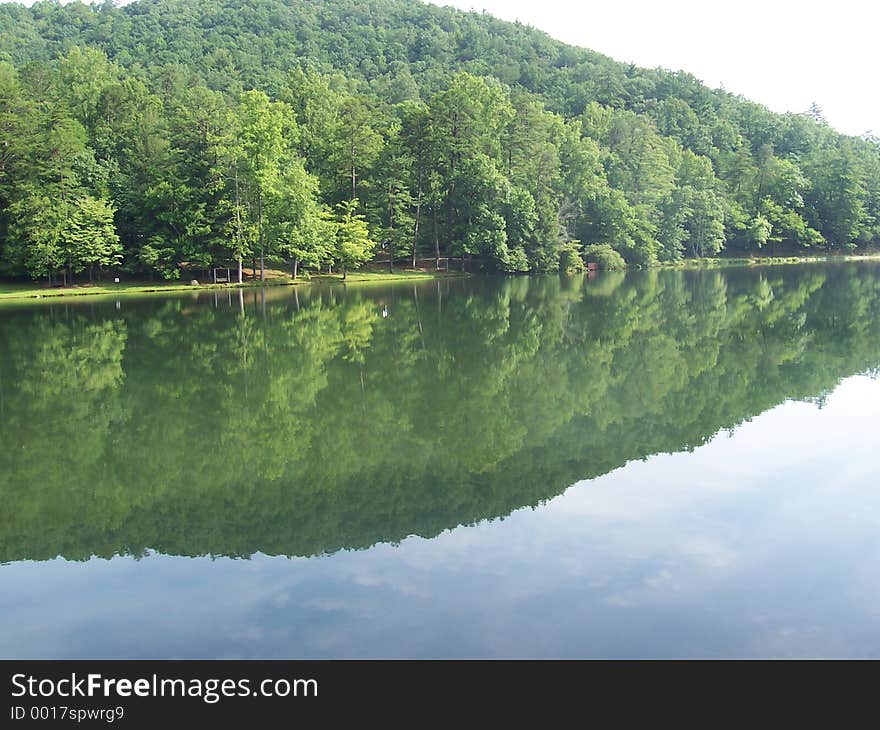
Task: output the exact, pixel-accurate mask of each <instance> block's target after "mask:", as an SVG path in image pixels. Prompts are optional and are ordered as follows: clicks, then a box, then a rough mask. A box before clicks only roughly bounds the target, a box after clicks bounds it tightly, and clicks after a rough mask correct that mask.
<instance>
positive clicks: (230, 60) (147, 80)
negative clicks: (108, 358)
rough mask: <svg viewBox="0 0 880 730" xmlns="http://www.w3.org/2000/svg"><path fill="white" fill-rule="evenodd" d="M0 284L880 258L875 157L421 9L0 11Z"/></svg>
mask: <svg viewBox="0 0 880 730" xmlns="http://www.w3.org/2000/svg"><path fill="white" fill-rule="evenodd" d="M0 135H2V136H0V270H2V271H3V272H5V273H6V274H7V275H12V276H30V277H34V278H40V277H47V278H48V279H49V282H50V283H51V282H52V280H53V278H55V279H57V278H59V277H63V280H64V281H69V280H70V278H71V277H74V276H84V275H85V273H84V272H88V275H89V276H90V277H93V276H96V275H100V274H101V272H107V271H109V270H124V271H127V272H129V273H131V274H132V275H150V276H153V275H159V276H162V277H165V278H178V277H180V276H181V275H184V276H185V275H187V272H188V271H190V270H197V269H199V268H208V267H210V266H225V265H230V266H233V267H234V266H236V264H237V267H238V275H239V277H240V276H241V269H242V264H243V263H244V264H247V265H249V266H250V267H252V268H253V269H254V271H257V270H260V271H262V270H263V267H264V266H269V265H272V266H275V267H279V266H284V267H289V269H290V271H291V274H293V275H294V276H295V275H297V273H299V272H300V271H303V270H314V269H315V268H316V267H319V266H330V267H332V266H335V267H337V268H338V269H341V270H342V271H346V270H348V269H349V268H352V267H356V266H358V265H360V264H362V263H363V262H365V261H368V260H370V259H371V258H378V259H381V260H388V259H389V258H390V257H393V258H396V259H398V260H400V261H409V262H410V263H412V264H415V261H416V259H424V258H434V259H439V258H440V257H441V256H444V257H445V256H455V257H461V258H462V259H463V262H464V260H465V259H473V265H474V266H480V267H483V268H485V269H489V270H500V271H508V272H516V271H554V270H559V269H562V270H577V269H579V268H581V267H582V266H583V262H584V259H585V258H586V259H590V260H598V261H601V262H602V263H603V265H606V266H608V267H614V266H620V265H623V264H624V263H626V264H629V265H637V266H645V265H651V264H654V263H657V262H674V261H677V260H679V259H681V258H682V257H685V256H695V257H701V256H713V255H717V254H718V253H719V252H721V251H722V249H724V250H725V251H727V252H735V253H739V254H742V253H751V252H756V251H759V250H762V251H765V252H767V251H769V252H771V253H775V252H781V251H786V252H793V251H805V250H846V249H850V248H854V247H857V246H870V245H872V244H876V243H877V242H878V240H880V142H878V140H877V139H875V138H872V137H869V136H865V138H857V137H847V136H843V135H841V134H838V133H837V132H836V131H835V130H833V129H832V128H830V127H829V126H828V125H827V124H826V123H825V121H824V120H823V118H822V114H821V110H820V109H819V107H818V106H815V105H814V106H813V107H812V108H811V109H810V110H809V111H808V112H804V113H803V114H786V115H778V114H774V113H771V112H770V111H768V110H767V109H766V108H764V107H762V106H760V105H758V104H754V103H751V102H749V101H747V100H744V99H742V98H739V97H735V96H733V95H731V94H729V93H726V92H724V91H722V90H712V89H709V88H707V87H706V86H704V85H702V84H701V83H699V81H698V80H697V79H695V78H694V77H692V76H690V75H688V74H687V73H683V72H668V71H663V70H646V69H641V68H636V67H634V66H630V65H625V64H620V63H617V62H615V61H613V60H611V59H609V58H606V57H604V56H601V55H599V54H596V53H593V52H591V51H588V50H585V49H580V48H575V47H571V46H568V45H565V44H563V43H560V42H557V41H554V40H553V39H551V38H550V37H548V36H547V35H546V34H544V33H541V32H539V31H537V30H535V29H533V28H529V27H525V26H522V25H520V24H516V23H506V22H502V21H499V20H496V19H494V18H492V17H490V16H488V15H485V14H482V15H481V14H476V13H464V12H461V11H457V10H453V9H450V8H440V7H435V6H430V5H426V4H423V3H421V2H418V1H417V0H313V1H310V2H303V1H301V0H244V1H243V2H242V1H240V0H235V2H233V1H232V0H139V1H138V2H134V3H132V4H129V5H126V6H125V7H120V8H117V7H114V6H113V4H112V3H110V2H105V3H104V4H101V5H90V6H89V5H83V4H81V3H78V2H71V3H68V4H65V5H60V4H58V3H56V2H38V3H36V4H34V5H33V6H32V7H30V8H25V7H22V6H19V5H15V4H2V5H0Z"/></svg>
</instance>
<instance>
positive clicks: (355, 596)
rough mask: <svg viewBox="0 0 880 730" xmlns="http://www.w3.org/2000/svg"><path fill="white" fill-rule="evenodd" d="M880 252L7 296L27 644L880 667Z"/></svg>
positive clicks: (145, 653)
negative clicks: (595, 269) (600, 270)
mask: <svg viewBox="0 0 880 730" xmlns="http://www.w3.org/2000/svg"><path fill="white" fill-rule="evenodd" d="M878 315H880V267H878V266H875V265H871V264H860V265H856V264H852V265H850V264H842V265H828V266H822V265H815V264H814V265H807V266H800V267H793V266H784V267H775V268H767V269H762V270H745V269H730V270H725V271H723V272H719V271H702V272H651V273H632V274H629V275H626V276H624V275H622V274H602V275H600V276H598V277H596V278H594V279H584V278H571V279H559V278H556V277H535V278H527V277H523V278H509V279H482V280H447V281H440V282H436V281H433V282H424V283H419V284H416V285H413V284H406V285H395V286H393V287H382V288H376V287H366V288H349V289H348V290H344V289H341V288H333V289H331V288H323V289H322V288H318V287H315V288H311V289H309V288H301V289H297V290H294V289H287V288H285V289H271V290H266V291H257V290H247V291H243V292H239V291H232V292H222V293H219V294H215V292H212V291H202V292H193V293H191V294H189V293H187V294H186V295H183V296H179V297H171V298H168V297H160V298H141V299H138V298H123V299H120V300H119V301H118V302H117V301H116V300H115V299H91V298H89V299H85V300H69V301H67V302H63V303H59V302H44V303H41V304H39V305H30V304H20V305H7V306H3V307H2V308H0V504H2V507H0V656H2V657H459V656H465V657H679V656H684V657H702V656H727V657H739V656H874V657H876V656H880V449H878V446H880V443H878V423H880V381H878V380H877V379H876V377H875V376H876V374H877V369H878V366H880V317H878Z"/></svg>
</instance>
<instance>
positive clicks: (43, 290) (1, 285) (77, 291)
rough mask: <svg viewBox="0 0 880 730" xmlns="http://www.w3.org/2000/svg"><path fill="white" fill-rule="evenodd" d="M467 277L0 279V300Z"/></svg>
mask: <svg viewBox="0 0 880 730" xmlns="http://www.w3.org/2000/svg"><path fill="white" fill-rule="evenodd" d="M460 276H466V274H462V273H461V272H454V271H452V272H447V271H420V270H415V271H414V270H400V271H395V272H394V273H393V274H390V273H388V272H387V271H381V272H380V271H354V272H349V274H348V276H347V278H346V279H345V281H343V279H342V274H321V275H316V276H312V277H310V278H300V279H297V280H296V281H293V280H292V279H291V278H290V276H289V275H286V274H284V273H283V272H279V271H267V278H266V280H265V281H259V280H253V279H248V280H246V281H245V282H244V283H242V284H238V283H232V284H201V285H199V286H198V287H196V286H194V285H192V284H190V283H189V282H188V281H186V282H185V281H169V282H143V281H140V282H138V281H131V282H124V283H119V284H113V283H109V282H100V283H96V284H80V285H74V286H69V287H49V286H46V285H45V284H44V283H41V282H32V281H28V282H0V301H3V300H8V299H44V298H53V297H78V296H96V295H104V296H106V295H118V294H155V293H167V292H176V291H196V290H202V289H229V288H235V289H237V288H240V287H260V286H308V285H309V284H328V285H333V284H344V285H346V286H347V285H349V284H370V283H383V284H387V283H391V282H398V281H417V280H424V279H439V278H447V277H460Z"/></svg>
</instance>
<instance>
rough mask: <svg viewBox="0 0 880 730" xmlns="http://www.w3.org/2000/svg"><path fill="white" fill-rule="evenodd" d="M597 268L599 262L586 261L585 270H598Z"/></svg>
mask: <svg viewBox="0 0 880 730" xmlns="http://www.w3.org/2000/svg"><path fill="white" fill-rule="evenodd" d="M598 270H599V264H597V263H596V262H595V261H588V262H587V271H598Z"/></svg>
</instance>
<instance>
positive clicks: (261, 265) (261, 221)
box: [257, 193, 266, 281]
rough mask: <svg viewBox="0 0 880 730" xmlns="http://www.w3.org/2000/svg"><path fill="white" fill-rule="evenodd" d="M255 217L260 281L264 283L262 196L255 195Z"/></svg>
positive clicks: (260, 194)
mask: <svg viewBox="0 0 880 730" xmlns="http://www.w3.org/2000/svg"><path fill="white" fill-rule="evenodd" d="M257 209H258V213H257V217H258V218H259V224H258V225H259V227H260V281H266V261H265V239H264V237H263V194H262V193H259V194H258V195H257Z"/></svg>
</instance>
